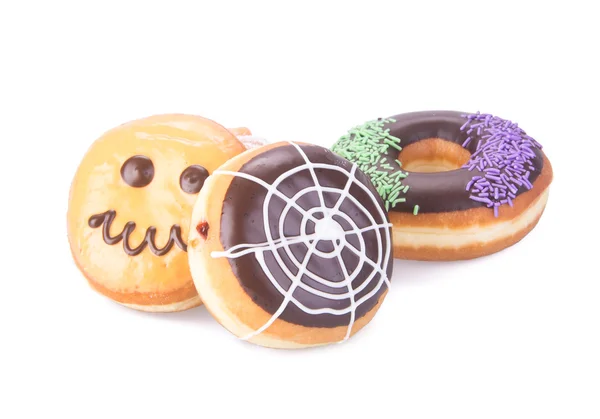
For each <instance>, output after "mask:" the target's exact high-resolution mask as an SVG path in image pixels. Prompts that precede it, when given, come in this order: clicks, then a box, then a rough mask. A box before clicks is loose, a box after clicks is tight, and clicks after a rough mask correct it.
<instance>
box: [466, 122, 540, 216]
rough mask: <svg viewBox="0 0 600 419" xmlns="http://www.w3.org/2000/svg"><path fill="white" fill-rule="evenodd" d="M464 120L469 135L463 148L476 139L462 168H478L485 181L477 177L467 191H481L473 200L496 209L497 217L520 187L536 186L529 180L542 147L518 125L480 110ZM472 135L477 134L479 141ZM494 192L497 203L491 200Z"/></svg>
mask: <svg viewBox="0 0 600 419" xmlns="http://www.w3.org/2000/svg"><path fill="white" fill-rule="evenodd" d="M463 117H464V118H465V119H466V122H465V123H464V125H463V126H462V127H461V128H460V129H461V131H463V132H466V133H467V134H469V136H468V137H467V139H466V140H465V142H464V143H463V147H466V146H467V145H468V144H470V143H471V142H472V141H473V140H477V147H476V149H475V150H476V151H475V152H474V153H472V154H471V158H470V160H469V162H467V163H466V164H465V165H464V166H463V167H464V168H468V170H469V171H473V170H475V169H478V170H479V171H480V172H484V177H483V178H482V177H481V176H479V175H477V176H475V175H474V176H473V177H472V178H471V180H470V181H469V182H468V184H467V185H466V190H467V191H469V190H471V189H472V188H473V190H477V191H479V196H476V195H471V199H474V200H476V201H479V202H482V203H485V204H487V206H488V207H490V208H491V207H494V215H495V216H496V217H497V216H498V207H499V206H501V205H504V204H508V205H510V206H512V205H513V202H512V200H513V199H514V198H516V194H517V193H518V191H519V187H526V188H527V189H531V188H532V187H533V185H532V184H531V181H530V180H529V178H530V176H531V175H532V174H533V173H536V170H537V169H536V168H535V166H534V164H533V159H535V158H536V154H535V151H534V149H535V148H537V149H541V148H542V146H541V145H540V144H539V143H538V142H537V141H536V140H534V139H533V138H532V137H530V136H528V135H527V134H526V133H525V131H523V130H522V129H521V128H519V126H518V124H517V123H514V122H511V121H508V120H505V119H502V118H498V117H496V116H493V115H491V114H482V113H480V112H479V111H478V112H477V113H475V114H466V115H463ZM471 133H476V135H477V137H478V138H477V137H475V136H474V135H470V134H471ZM490 181H491V182H492V183H490ZM492 191H493V196H494V199H495V201H496V202H492V201H491V200H489V198H488V196H489V195H490V194H491V193H492Z"/></svg>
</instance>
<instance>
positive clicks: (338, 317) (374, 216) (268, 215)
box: [209, 143, 392, 341]
mask: <svg viewBox="0 0 600 419" xmlns="http://www.w3.org/2000/svg"><path fill="white" fill-rule="evenodd" d="M215 176H216V177H229V178H230V179H231V182H230V184H229V186H228V189H227V193H226V195H225V199H224V204H223V209H222V215H221V219H220V242H221V245H222V248H223V250H220V251H212V252H211V253H210V256H211V258H213V259H219V258H226V259H227V260H228V261H229V264H230V266H231V270H232V272H233V275H234V276H235V277H236V278H237V280H238V281H239V283H240V285H241V287H242V288H243V289H244V291H245V292H246V294H247V295H248V296H250V297H251V300H252V301H253V302H254V303H255V304H256V305H257V306H259V307H261V308H262V309H263V310H264V311H266V312H267V313H268V314H269V315H270V316H269V317H268V319H267V320H266V321H264V322H263V323H262V324H261V325H260V326H259V327H255V328H254V330H253V331H252V332H250V333H247V334H245V335H244V336H240V337H241V338H243V339H251V338H253V337H255V336H257V335H260V334H262V333H264V332H265V331H269V329H270V328H271V327H272V325H273V324H274V323H275V322H285V323H289V324H293V325H300V326H303V327H306V328H331V329H333V328H339V327H343V328H345V331H344V334H343V336H341V339H340V340H342V341H343V340H346V339H348V338H349V337H350V336H351V334H352V332H353V327H354V325H355V323H356V322H357V320H358V319H360V318H361V317H363V316H365V315H366V314H367V313H369V312H370V311H371V310H372V309H373V308H374V307H376V306H377V303H378V301H379V300H380V297H381V296H382V295H383V294H384V293H385V291H386V290H387V289H388V287H389V286H390V277H391V272H392V237H391V224H390V222H389V220H388V218H387V213H386V211H385V208H384V205H383V201H382V199H381V197H380V196H379V195H378V194H377V191H376V190H375V189H374V187H373V186H372V184H371V183H370V181H369V179H368V178H367V176H366V175H365V174H364V173H362V172H361V171H360V170H359V169H358V167H357V166H356V165H355V164H352V163H350V162H348V161H347V160H345V159H343V158H341V157H339V156H337V155H335V154H334V153H332V152H331V151H329V150H327V149H325V148H323V147H318V146H312V145H298V144H295V143H284V144H281V143H280V144H277V145H276V147H274V148H271V149H269V150H267V151H265V152H263V153H260V154H258V155H257V156H256V157H254V158H251V159H250V160H249V161H247V162H246V163H245V164H243V165H242V166H241V167H240V168H239V170H236V171H233V170H227V169H226V168H222V169H220V170H218V171H216V172H215ZM209 308H210V307H209Z"/></svg>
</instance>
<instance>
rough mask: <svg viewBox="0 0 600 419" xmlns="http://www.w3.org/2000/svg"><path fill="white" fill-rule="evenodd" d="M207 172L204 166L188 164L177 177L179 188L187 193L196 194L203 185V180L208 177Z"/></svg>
mask: <svg viewBox="0 0 600 419" xmlns="http://www.w3.org/2000/svg"><path fill="white" fill-rule="evenodd" d="M208 176H209V173H208V170H206V169H205V168H204V167H202V166H200V165H197V164H194V165H191V166H188V168H187V169H185V170H184V171H183V172H181V176H180V177H179V186H180V187H181V190H182V191H183V192H185V193H189V194H197V193H198V192H200V189H202V186H204V181H205V180H206V178H208Z"/></svg>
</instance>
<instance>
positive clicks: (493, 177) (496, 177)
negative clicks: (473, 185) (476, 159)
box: [485, 174, 502, 182]
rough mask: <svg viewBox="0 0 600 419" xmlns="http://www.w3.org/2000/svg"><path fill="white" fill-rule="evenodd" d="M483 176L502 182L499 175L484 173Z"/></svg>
mask: <svg viewBox="0 0 600 419" xmlns="http://www.w3.org/2000/svg"><path fill="white" fill-rule="evenodd" d="M485 177H486V178H487V179H492V180H495V181H496V182H502V178H501V177H500V176H494V175H488V174H486V175H485Z"/></svg>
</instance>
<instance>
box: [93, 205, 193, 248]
mask: <svg viewBox="0 0 600 419" xmlns="http://www.w3.org/2000/svg"><path fill="white" fill-rule="evenodd" d="M116 215H117V212H116V211H114V210H108V211H106V212H103V213H101V214H95V215H92V216H91V217H90V219H89V220H88V225H89V226H90V227H91V228H98V227H100V226H102V238H103V239H104V242H105V243H106V244H108V245H114V244H117V243H119V242H120V241H121V240H123V250H124V251H125V253H127V254H128V255H129V256H136V255H139V254H140V253H142V251H143V250H144V249H145V248H146V246H148V247H149V248H150V251H151V252H152V253H154V254H155V255H156V256H164V255H166V254H167V253H169V251H170V250H171V248H172V247H173V244H177V246H179V248H180V249H181V250H183V251H184V252H187V245H186V244H185V243H184V242H183V239H182V238H181V227H179V226H178V225H177V224H175V225H173V226H171V232H170V234H169V241H168V242H167V244H166V245H165V246H164V247H162V248H159V247H157V246H156V244H155V240H156V227H149V228H148V230H146V235H145V236H144V240H142V242H141V243H140V244H139V245H138V246H137V247H131V246H130V245H129V236H130V235H131V233H132V232H133V230H135V223H134V222H133V221H129V222H128V223H127V224H125V227H123V231H121V232H120V233H119V234H117V235H116V236H111V235H110V227H111V225H112V222H113V221H114V219H115V216H116Z"/></svg>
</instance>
